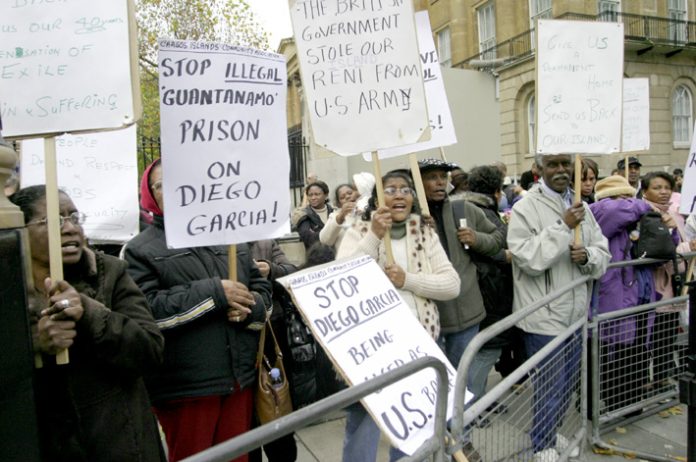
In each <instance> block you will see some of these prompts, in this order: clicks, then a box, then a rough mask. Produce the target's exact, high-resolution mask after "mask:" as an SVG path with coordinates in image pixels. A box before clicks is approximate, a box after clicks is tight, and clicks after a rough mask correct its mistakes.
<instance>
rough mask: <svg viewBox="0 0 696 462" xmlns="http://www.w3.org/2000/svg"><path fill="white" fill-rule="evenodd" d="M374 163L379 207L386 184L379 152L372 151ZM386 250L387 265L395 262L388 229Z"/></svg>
mask: <svg viewBox="0 0 696 462" xmlns="http://www.w3.org/2000/svg"><path fill="white" fill-rule="evenodd" d="M372 165H373V167H374V169H375V190H376V191H377V207H382V206H383V205H384V204H385V203H384V185H383V184H382V167H381V166H380V165H379V154H378V153H377V151H372ZM384 251H385V252H386V254H387V265H393V264H394V253H393V252H392V246H391V234H389V231H387V232H386V233H385V234H384Z"/></svg>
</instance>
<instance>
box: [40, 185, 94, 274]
mask: <svg viewBox="0 0 696 462" xmlns="http://www.w3.org/2000/svg"><path fill="white" fill-rule="evenodd" d="M33 210H34V214H33V215H34V216H33V218H32V219H31V221H30V222H29V223H27V225H28V226H27V230H28V233H29V245H30V246H31V258H32V260H35V261H37V262H41V263H44V264H46V265H47V266H48V264H49V257H48V225H47V223H46V222H45V221H43V220H45V219H46V198H45V197H44V198H41V199H39V200H38V201H36V202H35V203H34V206H33ZM58 213H59V215H60V216H61V217H64V218H63V226H61V228H60V243H61V252H62V255H63V264H64V265H74V264H76V263H77V262H79V261H80V258H82V248H83V246H84V244H85V235H84V231H83V230H82V226H81V225H79V224H75V223H73V221H72V220H69V219H68V218H67V217H70V216H71V215H72V214H74V213H77V208H76V207H75V204H73V201H72V200H71V199H70V197H68V196H67V195H66V194H64V193H60V197H59V212H58ZM37 222H38V223H37ZM32 223H36V224H34V225H32Z"/></svg>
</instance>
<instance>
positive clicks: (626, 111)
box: [621, 78, 650, 152]
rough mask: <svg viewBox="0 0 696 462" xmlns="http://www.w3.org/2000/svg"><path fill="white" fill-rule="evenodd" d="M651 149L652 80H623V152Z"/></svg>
mask: <svg viewBox="0 0 696 462" xmlns="http://www.w3.org/2000/svg"><path fill="white" fill-rule="evenodd" d="M648 149H650V82H649V80H648V79H647V78H640V79H624V80H623V137H622V141H621V150H622V151H623V152H635V151H647V150H648Z"/></svg>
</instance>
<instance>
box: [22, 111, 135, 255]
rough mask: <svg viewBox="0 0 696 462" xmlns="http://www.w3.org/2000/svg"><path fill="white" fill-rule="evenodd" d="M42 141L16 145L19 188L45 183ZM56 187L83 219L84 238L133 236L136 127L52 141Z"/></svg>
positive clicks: (123, 238) (110, 239) (113, 239)
mask: <svg viewBox="0 0 696 462" xmlns="http://www.w3.org/2000/svg"><path fill="white" fill-rule="evenodd" d="M44 158H45V156H44V142H43V139H31V140H25V141H22V148H21V161H20V168H19V172H20V178H21V184H22V187H25V186H31V185H35V184H45V183H46V172H45V169H46V167H45V165H44ZM56 158H57V160H58V165H57V173H58V186H59V187H60V188H61V189H62V190H63V191H65V192H66V193H68V195H69V196H70V198H71V199H72V201H73V203H74V204H75V206H76V207H77V209H78V210H79V211H80V212H82V213H84V214H85V215H86V217H87V220H86V221H85V224H84V225H83V226H82V227H83V229H84V231H85V236H87V237H88V238H89V239H91V240H93V241H99V242H102V243H105V242H111V243H121V242H126V241H128V240H130V239H131V238H132V237H133V236H135V235H136V234H137V233H138V225H139V219H140V208H139V207H138V164H137V145H136V128H135V126H134V125H133V126H131V127H128V128H126V129H122V130H112V131H108V132H99V133H88V134H81V135H63V136H59V137H58V138H56Z"/></svg>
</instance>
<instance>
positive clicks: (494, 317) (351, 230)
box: [11, 155, 696, 462]
mask: <svg viewBox="0 0 696 462" xmlns="http://www.w3.org/2000/svg"><path fill="white" fill-rule="evenodd" d="M624 162H625V160H623V159H622V160H621V161H620V162H619V164H618V165H617V170H616V171H615V173H616V174H612V175H611V176H608V177H606V178H603V179H599V168H598V166H597V164H596V163H594V162H593V161H591V160H583V164H582V172H581V174H582V178H581V185H582V186H581V198H582V200H581V201H578V202H576V201H575V200H574V194H573V190H572V189H571V188H572V177H573V166H572V156H569V155H547V156H538V157H537V158H536V159H535V162H534V164H533V166H532V168H531V169H530V170H529V171H528V172H524V173H523V175H522V177H521V180H520V182H513V183H511V184H507V185H506V184H505V175H506V171H505V166H504V165H502V164H496V165H488V166H479V167H475V168H473V169H471V170H470V171H469V172H465V171H464V170H462V169H461V168H459V167H458V166H457V165H455V164H452V163H449V162H446V161H443V160H439V159H425V160H422V161H419V168H420V177H421V178H422V183H423V187H424V191H425V197H422V198H417V197H416V193H415V189H416V188H415V185H414V180H413V176H412V175H411V173H410V172H409V171H407V170H394V171H391V172H388V173H387V174H386V175H384V177H383V178H382V185H383V186H382V187H383V192H384V204H378V203H377V192H376V189H375V188H376V186H375V178H374V177H373V176H372V175H370V174H369V173H359V174H356V175H354V176H353V178H352V181H351V182H350V183H341V184H338V185H336V186H335V188H334V190H333V191H331V190H330V188H329V185H327V184H326V183H325V182H324V181H322V180H320V179H318V178H316V176H315V175H313V176H312V178H311V179H309V182H308V184H307V185H306V187H305V190H304V193H305V195H304V198H303V203H302V205H301V206H299V207H298V208H297V209H296V210H295V211H294V212H293V214H292V217H291V222H292V226H293V229H294V230H295V231H296V232H297V233H298V235H299V237H300V240H301V241H302V243H303V244H304V248H305V251H306V257H307V263H306V264H305V266H304V267H309V266H312V265H316V264H321V263H326V262H330V261H332V260H334V259H335V258H344V257H351V256H355V255H370V256H372V257H373V258H374V259H375V260H376V261H377V263H378V264H379V265H380V266H381V267H382V268H383V270H384V272H385V274H386V276H387V277H388V278H389V280H390V281H391V282H392V283H393V284H394V286H395V287H396V289H397V290H398V291H399V293H400V295H401V297H402V298H403V299H404V300H405V302H406V305H407V306H408V308H409V310H408V311H409V313H410V314H411V315H412V316H414V317H415V318H416V319H417V320H418V321H419V323H420V324H421V325H422V326H423V328H424V329H425V330H426V331H427V332H428V334H429V335H430V336H431V337H432V338H433V340H435V341H436V342H438V344H439V345H440V346H441V348H442V349H443V351H444V352H445V354H446V356H447V358H448V359H449V360H450V362H451V363H452V364H453V365H454V366H455V367H457V366H458V364H459V361H460V359H461V357H462V354H463V352H464V350H465V349H466V347H467V346H468V345H469V343H470V342H471V340H472V338H473V337H474V336H475V335H476V334H477V333H478V332H479V330H481V329H482V328H485V327H486V326H489V325H491V324H493V323H494V322H496V321H499V320H500V319H502V318H504V317H505V316H508V315H509V314H511V313H512V312H513V311H516V310H521V309H523V308H525V307H526V306H529V305H530V304H532V303H533V302H535V301H537V300H539V299H541V298H542V297H544V296H545V295H547V294H549V293H551V292H553V291H554V290H556V289H558V288H560V287H562V286H564V285H566V284H568V283H569V282H571V281H573V280H576V279H578V278H579V277H582V276H589V277H590V278H591V279H592V280H594V281H597V282H596V283H597V284H599V291H598V294H599V295H598V300H597V301H596V302H597V306H598V311H599V313H605V312H609V311H615V310H619V309H622V308H625V307H630V306H636V305H639V304H643V303H650V302H653V301H657V300H664V299H669V298H672V297H675V296H678V295H679V294H678V293H675V292H674V288H673V285H672V284H671V283H670V282H671V280H672V279H673V278H672V276H673V275H674V274H675V272H683V271H684V267H683V264H682V265H676V264H675V265H672V264H671V262H667V263H664V264H663V263H660V264H655V265H653V266H651V267H649V268H648V269H647V270H639V269H633V268H631V267H627V268H621V269H619V268H614V269H609V270H607V266H608V264H609V263H610V262H617V261H624V260H629V259H631V258H632V257H631V251H630V250H631V245H632V243H633V242H635V241H636V239H637V230H636V225H637V223H638V222H639V221H640V220H641V218H642V217H643V216H644V215H646V214H648V213H651V212H654V213H657V214H658V216H659V217H660V218H661V221H662V223H663V224H664V225H665V226H666V227H668V228H669V230H670V232H671V233H672V240H673V243H674V245H675V247H676V251H677V252H679V253H683V252H689V251H695V250H696V223H695V221H696V220H695V218H694V215H691V216H689V217H684V216H682V215H680V214H679V213H678V211H677V207H678V202H679V196H678V194H679V188H680V182H679V180H677V179H676V178H679V177H680V175H681V172H676V171H675V175H670V174H668V173H665V172H662V171H660V172H649V173H647V174H645V175H642V176H641V174H640V168H641V167H642V165H641V163H640V162H639V161H638V159H636V158H634V157H631V158H628V167H627V166H626V165H625V164H624ZM612 173H614V172H612ZM626 173H627V175H626ZM140 193H141V194H140V197H141V198H140V202H141V208H142V210H143V211H144V212H145V213H146V214H147V216H148V217H149V218H150V220H149V221H150V224H149V225H148V226H147V227H146V229H145V230H144V231H143V232H141V233H140V234H139V235H138V236H136V237H135V238H134V239H132V240H131V241H130V242H128V243H126V245H125V246H124V248H123V249H122V253H121V256H122V258H123V259H118V258H115V257H111V256H108V255H105V254H103V253H101V252H97V251H94V250H93V249H92V248H90V246H88V245H87V242H86V239H85V236H84V232H83V230H82V227H81V224H82V222H83V220H84V217H83V216H82V215H81V214H80V212H79V211H78V210H76V208H75V206H74V204H73V203H72V201H71V199H70V197H69V196H68V195H67V194H65V193H61V194H60V216H61V218H60V224H61V245H62V256H63V263H64V266H65V280H58V281H55V280H52V279H50V278H49V277H48V274H49V272H48V262H47V254H48V252H47V250H46V247H47V243H46V242H47V240H46V233H47V231H46V194H45V188H43V187H30V188H23V189H20V190H19V191H17V192H15V193H14V194H13V195H12V196H11V200H12V201H13V202H14V203H15V204H17V205H18V206H19V207H20V208H21V209H22V211H23V212H24V216H25V220H26V224H27V229H28V231H29V238H30V243H31V251H32V253H31V260H32V276H33V289H32V290H33V292H32V293H31V294H30V301H31V303H30V313H31V319H32V322H33V339H34V349H35V351H36V353H37V354H40V355H48V354H55V353H56V352H57V351H59V350H61V349H65V348H70V351H71V362H70V365H69V366H65V367H58V366H55V364H53V365H51V363H50V361H46V364H47V366H46V367H44V368H42V369H37V374H36V378H37V380H36V383H37V403H38V408H39V431H40V440H41V445H42V447H41V448H42V452H43V454H44V457H45V458H46V460H71V461H72V460H77V461H80V460H85V461H87V460H89V461H99V460H116V459H118V457H121V455H126V454H133V455H132V456H128V457H125V458H121V459H119V460H143V461H150V460H165V459H166V458H168V459H169V460H170V461H175V460H180V459H182V458H185V457H187V456H189V455H192V454H195V453H197V452H200V451H202V450H204V449H206V448H208V447H211V446H213V445H215V444H217V443H220V442H223V441H225V440H227V439H229V438H232V437H234V436H237V435H240V434H242V433H244V432H246V431H248V430H249V429H251V428H252V427H253V425H254V422H255V416H254V404H253V391H252V390H253V389H254V387H253V385H254V383H255V380H256V364H255V361H256V355H257V348H258V341H259V331H260V329H261V328H262V326H263V325H264V322H265V321H266V319H269V318H270V320H271V323H272V325H273V327H274V328H275V332H276V333H277V334H278V337H279V341H280V344H281V348H282V350H283V351H284V353H285V354H284V358H285V361H286V368H287V375H288V379H289V380H290V382H291V386H292V390H293V400H294V401H295V404H296V407H297V406H299V405H304V404H309V403H311V402H313V401H316V400H317V399H320V398H322V397H324V396H326V395H328V394H330V393H332V392H335V391H336V390H338V389H340V388H341V387H342V386H345V384H343V383H342V381H341V380H340V378H338V377H337V376H336V374H335V371H334V370H333V368H332V365H331V362H330V361H329V360H328V358H327V357H326V355H325V354H323V352H322V351H321V348H319V347H318V346H317V345H316V344H315V343H313V341H312V339H311V333H310V331H309V330H308V329H307V328H306V326H304V325H303V323H302V320H301V317H300V316H299V313H298V312H297V308H296V307H295V306H294V305H293V303H292V299H291V297H289V296H288V294H287V293H286V292H285V290H284V289H283V288H282V286H280V285H279V284H278V283H276V282H275V280H276V279H277V278H279V277H282V276H285V275H287V274H290V273H292V272H294V271H297V270H298V267H297V266H295V265H293V264H292V263H290V261H289V260H288V258H287V257H286V256H285V254H284V253H283V251H282V250H281V248H280V246H279V245H278V243H277V242H275V241H272V240H266V241H257V242H251V243H248V244H245V245H237V246H236V252H237V258H236V264H237V272H236V274H237V278H236V280H230V279H229V268H228V254H227V253H228V249H227V248H226V247H198V248H187V249H169V248H167V245H166V241H165V231H164V220H163V218H164V210H163V200H162V168H161V165H160V163H159V161H156V162H155V163H153V164H152V165H150V166H149V167H148V168H147V169H146V171H145V172H144V175H143V177H142V182H141V188H140ZM419 201H420V204H423V205H425V203H427V206H428V210H429V214H427V215H425V214H423V213H422V209H423V208H422V207H421V205H420V204H419ZM578 227H579V229H580V233H579V234H580V240H579V243H577V242H576V241H575V240H574V229H575V228H578ZM387 234H389V235H390V236H391V245H392V248H393V254H394V262H389V261H387V258H386V252H385V247H384V241H383V237H384V236H385V235H387ZM124 260H125V261H124ZM588 289H589V287H587V286H579V287H576V288H575V289H573V290H571V291H568V292H566V293H565V294H564V295H561V296H559V297H557V298H556V299H555V300H553V301H552V302H550V303H549V304H548V305H547V306H546V307H544V308H543V309H540V310H538V311H536V312H535V313H532V314H531V315H529V316H527V317H525V318H524V319H523V320H521V321H520V322H519V323H518V325H517V326H516V327H515V328H514V329H510V330H509V331H507V332H504V333H502V334H500V335H499V336H498V337H496V338H494V339H492V340H490V341H489V342H488V343H487V344H486V345H485V346H484V347H483V348H482V349H481V350H480V351H479V353H478V354H477V355H476V357H475V358H474V361H473V363H472V365H471V368H470V370H469V371H468V380H467V388H469V389H470V391H472V393H473V395H474V399H478V398H480V397H481V396H482V395H483V394H484V393H485V390H486V385H487V378H488V375H489V373H490V371H491V370H492V369H493V368H494V367H495V368H496V369H498V370H499V371H500V372H501V373H502V374H503V375H506V374H508V373H510V372H511V371H512V370H514V369H515V368H516V367H517V366H519V365H520V364H521V363H522V362H524V360H525V358H526V357H529V356H531V355H533V354H534V353H536V352H537V351H539V350H541V349H542V348H543V347H544V346H545V345H547V344H548V343H549V342H551V341H552V340H553V339H554V338H555V337H556V336H557V335H558V334H560V333H561V332H563V331H564V330H565V329H567V328H568V327H569V326H570V325H571V324H573V323H574V322H575V321H577V320H579V319H582V318H584V317H587V316H588V306H589V304H590V300H589V299H588V297H589V295H588V294H589V293H590V291H589V290H588ZM656 316H657V317H659V318H660V319H658V320H656V321H655V323H657V322H658V321H659V322H661V323H662V325H665V326H668V329H667V330H664V329H663V330H662V331H661V332H660V334H659V335H660V337H659V338H657V335H658V334H657V333H656V334H655V336H656V338H655V339H654V341H653V342H652V348H655V349H657V348H661V349H663V350H664V352H667V353H669V352H670V351H671V349H672V348H673V344H674V337H675V336H676V333H677V329H678V313H676V311H675V310H671V311H667V312H662V313H657V315H656ZM639 324H640V320H638V318H627V319H624V320H622V321H621V322H618V323H616V325H614V326H613V328H612V330H611V331H609V332H607V333H606V335H604V334H603V335H602V337H601V348H602V349H603V351H611V352H612V354H615V355H616V356H617V357H618V358H619V359H620V360H621V361H624V362H625V363H626V367H630V368H633V369H635V372H636V375H635V376H634V377H639V379H638V380H631V381H630V383H629V381H627V380H626V379H625V378H622V377H614V376H611V373H610V372H607V373H606V380H612V381H614V382H617V386H616V387H615V388H614V390H616V391H614V392H613V393H614V394H613V395H607V396H603V397H602V398H603V401H604V403H605V405H606V406H609V407H611V406H615V405H616V403H617V402H618V401H623V402H625V401H626V400H631V402H637V401H639V400H640V399H641V393H643V392H644V390H645V389H646V387H645V385H646V384H647V383H648V377H649V376H651V377H653V378H654V380H656V381H664V379H665V378H666V377H668V376H669V373H670V369H672V368H673V367H674V365H673V364H670V363H669V362H670V359H669V358H670V357H671V355H670V354H664V355H661V356H660V357H661V358H667V359H661V360H660V363H659V364H658V363H657V362H658V361H656V362H655V364H653V365H652V366H649V365H648V363H647V361H646V360H645V358H646V357H647V355H646V354H637V353H636V352H637V351H642V352H644V353H645V351H644V350H645V349H646V348H647V347H646V346H645V343H644V342H640V341H639V339H638V332H639V330H640V329H641V326H640V325H639ZM572 340H573V339H569V340H568V342H571V341H572ZM566 354H567V355H569V356H568V358H566V359H567V361H565V362H564V363H563V364H561V365H560V366H556V367H553V368H550V371H549V374H551V376H547V377H544V381H545V384H543V385H542V384H541V382H538V383H537V382H533V386H534V391H533V399H532V401H533V402H532V407H533V409H534V424H533V426H532V431H531V434H530V437H531V441H532V448H531V450H532V452H533V454H534V459H535V460H538V461H541V462H546V461H551V462H553V461H555V460H556V459H557V458H558V456H559V452H560V451H562V449H563V447H562V446H563V445H564V444H567V440H566V439H565V438H564V437H563V436H562V435H559V434H558V433H557V431H558V428H559V425H560V421H561V420H562V419H563V416H564V414H565V411H566V409H565V408H566V407H567V406H568V401H569V400H568V397H567V395H568V394H570V393H573V392H574V389H573V387H572V386H570V384H569V383H568V381H569V377H570V374H571V371H569V370H568V369H569V368H570V367H571V364H572V362H573V359H574V358H575V355H579V354H580V352H579V351H577V349H572V348H571V349H569V350H568V352H567V353H566ZM655 357H657V355H656V356H655ZM635 358H643V359H635ZM649 367H653V368H654V370H653V371H651V372H649V371H648V368H649ZM603 373H604V372H603ZM538 378H539V377H537V379H538ZM549 387H551V388H553V390H549V389H548V388H549ZM619 394H621V396H619ZM158 424H159V426H160V427H161V429H162V432H163V435H164V438H162V439H161V438H160V435H159V432H158V430H157V428H158V427H157V425H158ZM379 436H380V435H379V430H378V427H377V426H376V424H375V423H374V422H373V420H372V418H371V417H370V415H369V414H368V413H367V412H366V411H365V409H364V408H363V407H362V405H361V404H359V403H358V404H356V405H353V406H351V407H350V408H349V409H348V418H347V423H346V437H345V442H344V448H343V456H344V457H343V459H344V460H346V461H372V460H375V457H376V454H377V446H378V442H379ZM467 446H468V447H465V449H467V450H468V451H469V455H472V454H473V453H474V452H475V449H474V448H473V447H471V444H470V443H467ZM264 450H265V452H266V455H267V458H268V460H269V461H270V462H275V461H293V460H295V458H296V454H297V449H296V446H295V441H294V438H293V436H292V435H289V436H288V437H285V438H282V439H279V440H277V441H275V442H273V443H271V444H268V445H266V446H265V447H264ZM115 454H118V455H119V456H118V457H117V456H115ZM401 456H403V453H401V452H400V451H398V450H396V449H395V448H392V450H391V452H390V459H391V460H396V459H397V458H399V457H401ZM235 460H238V461H247V460H254V461H256V460H260V454H259V453H258V451H257V452H256V453H252V454H250V455H245V456H242V457H239V458H238V459H235Z"/></svg>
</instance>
